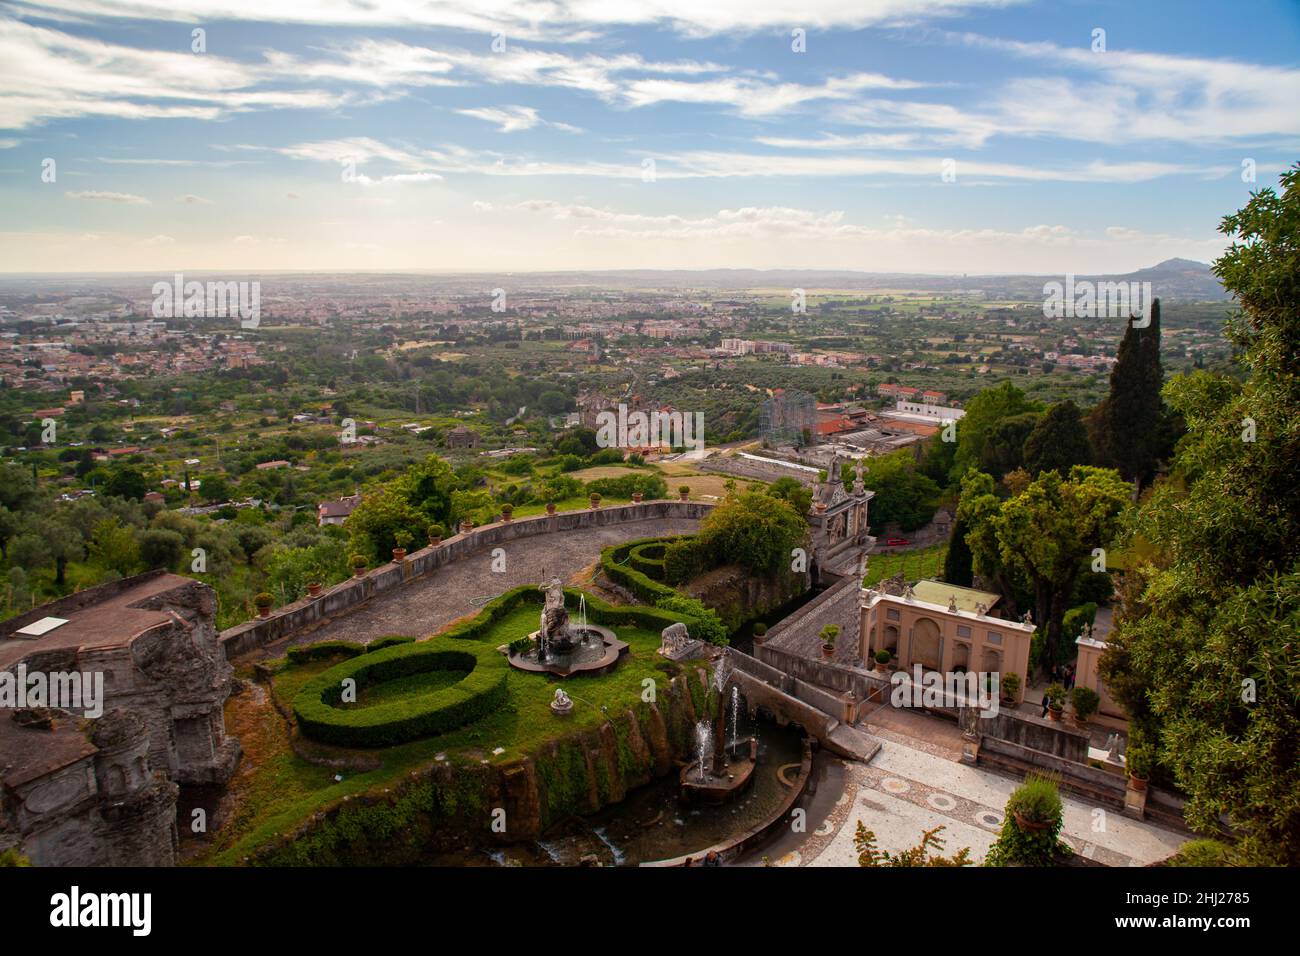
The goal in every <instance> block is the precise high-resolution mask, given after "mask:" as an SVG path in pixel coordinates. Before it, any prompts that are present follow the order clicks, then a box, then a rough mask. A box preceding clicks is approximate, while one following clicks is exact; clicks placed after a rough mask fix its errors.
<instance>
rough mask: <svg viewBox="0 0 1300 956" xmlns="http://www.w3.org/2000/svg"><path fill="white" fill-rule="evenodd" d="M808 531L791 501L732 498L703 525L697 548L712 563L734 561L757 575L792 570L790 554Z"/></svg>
mask: <svg viewBox="0 0 1300 956" xmlns="http://www.w3.org/2000/svg"><path fill="white" fill-rule="evenodd" d="M807 530H808V526H807V524H806V523H805V522H804V519H803V516H802V515H798V514H795V511H794V508H792V507H791V506H790V504H789V502H786V501H783V500H781V499H780V498H773V497H772V496H771V495H769V494H766V493H765V492H762V491H747V492H745V493H744V494H741V495H729V496H728V497H726V498H724V499H723V500H722V501H721V502H720V503H719V504H718V506H717V507H715V508H714V509H713V510H712V511H711V512H709V514H708V516H707V517H705V519H704V520H703V521H701V522H700V533H699V535H698V536H697V537H696V547H698V548H700V549H701V550H702V553H704V554H707V555H709V556H710V559H711V563H714V564H720V563H723V562H734V563H736V564H738V565H740V566H741V567H742V568H744V569H745V570H747V571H749V572H750V573H752V574H756V575H764V576H766V575H774V574H777V573H779V572H781V571H782V570H786V569H788V568H789V567H790V561H791V552H792V551H793V550H794V549H795V547H797V546H798V545H799V544H801V543H802V542H803V539H804V536H805V535H806V533H807Z"/></svg>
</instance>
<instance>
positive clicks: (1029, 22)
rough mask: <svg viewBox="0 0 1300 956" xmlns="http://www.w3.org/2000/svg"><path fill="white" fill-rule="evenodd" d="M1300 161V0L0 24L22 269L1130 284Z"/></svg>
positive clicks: (479, 5)
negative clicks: (1099, 279)
mask: <svg viewBox="0 0 1300 956" xmlns="http://www.w3.org/2000/svg"><path fill="white" fill-rule="evenodd" d="M1298 159H1300V0H1252V2H1250V3H1248V4H1247V3H1242V2H1240V0H1224V2H1218V0H1170V2H1166V0H1141V2H1135V0H1101V2H1075V0H1037V2H1033V0H797V2H794V0H646V2H631V0H522V2H507V0H48V2H21V0H19V2H12V0H11V2H7V3H5V4H4V5H0V271H3V272H42V271H50V272H101V271H160V272H166V271H172V270H184V269H190V270H223V271H270V270H318V271H375V270H393V271H407V270H428V271H436V272H452V271H473V272H524V271H548V270H600V269H629V268H657V269H658V268H662V269H704V268H753V269H777V268H781V269H837V270H845V269H854V270H862V271H869V272H894V271H903V272H917V273H942V274H961V273H971V274H976V273H1040V274H1064V273H1066V272H1074V273H1079V274H1086V273H1107V272H1109V273H1115V272H1128V271H1131V270H1134V269H1137V268H1141V267H1144V266H1150V265H1153V264H1155V263H1156V262H1159V261H1161V260H1163V259H1167V258H1171V257H1175V256H1177V257H1185V258H1189V259H1196V260H1200V261H1209V260H1211V259H1213V258H1214V257H1215V256H1216V255H1218V254H1219V253H1220V252H1221V251H1222V249H1223V248H1224V246H1225V242H1226V240H1225V239H1224V237H1223V236H1221V235H1220V234H1219V233H1218V232H1217V227H1218V224H1219V221H1220V219H1221V217H1222V216H1224V215H1225V214H1227V213H1229V212H1232V211H1234V210H1236V209H1237V208H1239V207H1240V206H1241V205H1242V204H1243V203H1244V202H1245V201H1246V199H1247V198H1248V196H1249V193H1250V192H1251V191H1252V190H1258V189H1260V188H1265V187H1269V186H1275V185H1276V183H1277V178H1278V175H1279V174H1280V173H1281V172H1283V171H1284V170H1285V169H1286V168H1287V167H1288V166H1290V165H1292V164H1293V163H1295V162H1296V161H1297V160H1298Z"/></svg>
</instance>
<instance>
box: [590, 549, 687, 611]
mask: <svg viewBox="0 0 1300 956" xmlns="http://www.w3.org/2000/svg"><path fill="white" fill-rule="evenodd" d="M673 540H676V539H673V538H638V539H637V540H635V541H625V542H624V543H623V544H618V545H614V546H613V547H609V548H606V549H605V550H603V551H601V552H600V566H601V569H602V570H603V571H604V572H605V576H606V577H607V578H609V579H610V580H611V581H613V582H614V583H615V584H618V585H620V586H621V587H624V588H626V589H627V591H628V593H630V594H631V595H632V596H633V597H635V598H636V599H637V600H638V601H644V602H645V603H646V604H657V603H658V602H659V601H660V600H661V599H663V598H666V597H672V596H673V595H674V594H676V593H677V592H676V591H674V590H673V589H672V588H670V587H669V586H668V585H666V584H661V583H660V582H659V581H656V580H655V579H654V578H653V577H651V576H650V575H649V574H647V573H645V572H644V571H641V570H638V568H637V567H636V566H635V564H634V562H633V561H632V560H631V556H632V552H633V550H634V549H636V548H638V547H640V546H641V545H651V544H653V545H662V546H665V547H666V546H667V544H668V543H669V542H671V541H673Z"/></svg>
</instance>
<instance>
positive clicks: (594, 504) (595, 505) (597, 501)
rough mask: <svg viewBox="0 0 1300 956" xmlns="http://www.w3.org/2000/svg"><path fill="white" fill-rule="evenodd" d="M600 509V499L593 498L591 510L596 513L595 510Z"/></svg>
mask: <svg viewBox="0 0 1300 956" xmlns="http://www.w3.org/2000/svg"><path fill="white" fill-rule="evenodd" d="M599 507H600V499H598V498H592V499H591V510H592V511H595V510H596V509H597V508H599Z"/></svg>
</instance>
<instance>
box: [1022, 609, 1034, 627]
mask: <svg viewBox="0 0 1300 956" xmlns="http://www.w3.org/2000/svg"><path fill="white" fill-rule="evenodd" d="M1020 622H1021V623H1022V624H1033V623H1034V612H1033V611H1026V612H1025V613H1024V614H1023V615H1021V618H1020Z"/></svg>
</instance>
